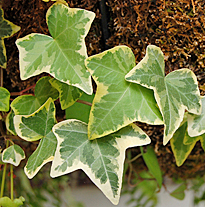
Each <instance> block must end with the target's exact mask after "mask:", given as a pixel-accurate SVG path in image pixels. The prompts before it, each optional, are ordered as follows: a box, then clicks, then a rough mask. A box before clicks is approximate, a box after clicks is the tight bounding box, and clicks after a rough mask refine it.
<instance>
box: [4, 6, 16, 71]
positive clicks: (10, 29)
mask: <svg viewBox="0 0 205 207" xmlns="http://www.w3.org/2000/svg"><path fill="white" fill-rule="evenodd" d="M19 30H20V27H19V26H17V25H15V24H13V23H12V22H10V21H8V20H6V19H4V11H3V9H1V8H0V67H2V68H6V61H7V57H6V48H5V45H4V39H5V38H8V37H10V36H12V35H13V34H15V33H16V32H18V31H19Z"/></svg>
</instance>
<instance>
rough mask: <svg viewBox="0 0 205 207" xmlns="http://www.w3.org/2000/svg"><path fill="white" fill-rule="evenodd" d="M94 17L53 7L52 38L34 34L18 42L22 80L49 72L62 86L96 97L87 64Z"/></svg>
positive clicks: (57, 5) (50, 18)
mask: <svg viewBox="0 0 205 207" xmlns="http://www.w3.org/2000/svg"><path fill="white" fill-rule="evenodd" d="M94 17H95V14H94V13H93V12H90V11H86V10H83V9H76V8H69V7H67V6H65V5H64V4H61V3H55V4H53V5H52V6H51V7H50V8H49V9H48V11H47V14H46V20H47V24H48V29H49V31H50V34H51V36H52V37H50V36H47V35H43V34H35V33H33V34H30V35H27V36H26V37H23V38H21V39H18V40H17V41H16V44H17V47H18V49H19V53H20V75H21V79H22V80H25V79H27V78H29V77H31V76H35V75H38V74H40V73H42V72H47V73H49V74H51V75H52V76H53V77H55V78H56V79H58V80H59V81H61V82H64V83H67V84H69V85H73V86H75V87H78V88H80V89H81V90H83V91H84V92H85V93H87V94H92V84H91V76H90V74H89V72H88V71H87V70H86V68H85V65H84V60H85V58H86V57H87V51H86V45H85V36H86V35H87V33H88V31H89V29H90V26H91V23H92V21H93V19H94Z"/></svg>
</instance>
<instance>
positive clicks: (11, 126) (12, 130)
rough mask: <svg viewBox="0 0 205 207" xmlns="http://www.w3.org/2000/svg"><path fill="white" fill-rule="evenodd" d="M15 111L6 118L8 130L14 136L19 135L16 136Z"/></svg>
mask: <svg viewBox="0 0 205 207" xmlns="http://www.w3.org/2000/svg"><path fill="white" fill-rule="evenodd" d="M14 116H15V114H14V111H13V110H11V111H10V112H9V113H8V114H7V116H6V122H5V124H6V129H7V130H8V131H9V132H10V133H11V134H13V135H17V134H16V130H15V127H14Z"/></svg>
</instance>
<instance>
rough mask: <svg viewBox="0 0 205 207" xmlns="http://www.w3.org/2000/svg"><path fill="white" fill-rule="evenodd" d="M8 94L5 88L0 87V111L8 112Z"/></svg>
mask: <svg viewBox="0 0 205 207" xmlns="http://www.w3.org/2000/svg"><path fill="white" fill-rule="evenodd" d="M9 100H10V93H9V91H8V90H7V89H6V88H3V87H0V111H8V110H9Z"/></svg>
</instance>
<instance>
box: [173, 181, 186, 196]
mask: <svg viewBox="0 0 205 207" xmlns="http://www.w3.org/2000/svg"><path fill="white" fill-rule="evenodd" d="M185 190H186V184H185V183H183V184H181V185H180V186H179V187H178V188H177V189H175V190H174V191H173V192H171V193H170V195H171V196H173V197H174V198H176V199H179V200H183V199H184V197H185V193H184V191H185Z"/></svg>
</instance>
